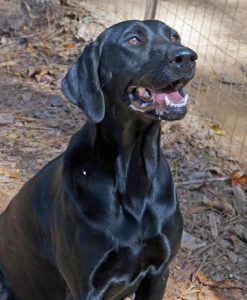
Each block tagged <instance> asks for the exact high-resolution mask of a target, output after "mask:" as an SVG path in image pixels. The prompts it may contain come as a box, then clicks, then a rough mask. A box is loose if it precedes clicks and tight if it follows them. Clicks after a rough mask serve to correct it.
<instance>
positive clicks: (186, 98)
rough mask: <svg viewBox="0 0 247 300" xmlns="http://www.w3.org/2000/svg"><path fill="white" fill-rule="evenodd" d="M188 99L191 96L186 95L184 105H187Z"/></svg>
mask: <svg viewBox="0 0 247 300" xmlns="http://www.w3.org/2000/svg"><path fill="white" fill-rule="evenodd" d="M188 99H189V96H188V94H186V95H185V97H184V104H187V102H188Z"/></svg>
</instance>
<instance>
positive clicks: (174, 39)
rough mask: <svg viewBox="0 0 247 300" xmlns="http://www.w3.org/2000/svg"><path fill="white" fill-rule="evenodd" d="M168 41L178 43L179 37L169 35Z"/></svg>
mask: <svg viewBox="0 0 247 300" xmlns="http://www.w3.org/2000/svg"><path fill="white" fill-rule="evenodd" d="M170 40H171V42H172V43H177V42H178V41H179V37H178V36H177V35H175V34H173V35H171V37H170Z"/></svg>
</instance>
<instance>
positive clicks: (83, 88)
mask: <svg viewBox="0 0 247 300" xmlns="http://www.w3.org/2000/svg"><path fill="white" fill-rule="evenodd" d="M100 51H101V50H100V46H99V45H98V44H97V42H93V43H90V44H89V45H87V46H86V48H85V49H84V51H83V52H82V54H81V55H80V56H79V57H78V59H77V60H76V62H75V63H74V64H73V65H72V66H71V67H70V69H69V71H68V73H67V74H66V76H65V77H64V78H63V80H62V86H61V87H62V91H63V93H64V95H65V96H66V97H67V98H68V99H69V100H70V101H71V102H72V103H74V104H76V105H78V106H79V107H80V108H81V109H82V110H83V111H84V112H85V114H86V116H87V117H88V118H89V119H90V120H91V121H92V122H95V123H98V122H100V121H102V119H103V118H104V115H105V103H104V96H103V93H102V90H101V87H100V82H99V75H98V67H99V59H100Z"/></svg>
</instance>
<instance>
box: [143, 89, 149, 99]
mask: <svg viewBox="0 0 247 300" xmlns="http://www.w3.org/2000/svg"><path fill="white" fill-rule="evenodd" d="M143 97H144V98H150V95H149V92H148V91H147V90H146V92H145V93H144V95H143Z"/></svg>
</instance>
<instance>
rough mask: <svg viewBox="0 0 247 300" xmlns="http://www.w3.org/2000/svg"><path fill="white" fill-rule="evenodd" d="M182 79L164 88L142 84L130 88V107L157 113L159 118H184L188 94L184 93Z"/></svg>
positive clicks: (170, 119)
mask: <svg viewBox="0 0 247 300" xmlns="http://www.w3.org/2000/svg"><path fill="white" fill-rule="evenodd" d="M183 86H184V84H183V83H181V82H180V81H177V82H174V83H172V84H171V85H169V86H167V87H165V88H162V89H151V88H146V87H142V86H130V87H129V88H128V94H129V101H130V105H129V107H130V108H131V109H132V110H135V111H139V112H146V113H148V114H155V115H156V116H158V117H159V119H164V120H168V121H173V120H179V119H182V118H183V117H184V116H185V114H186V112H187V102H188V95H187V94H186V95H185V94H184V92H183V89H182V87H183Z"/></svg>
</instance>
